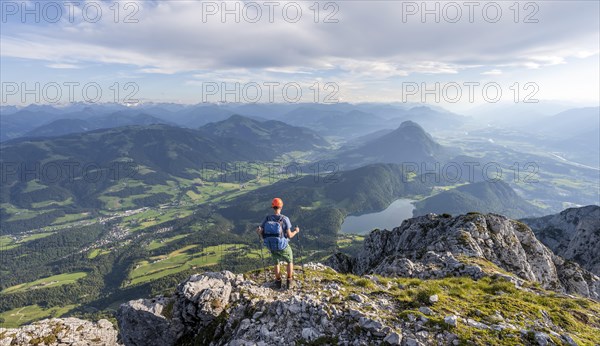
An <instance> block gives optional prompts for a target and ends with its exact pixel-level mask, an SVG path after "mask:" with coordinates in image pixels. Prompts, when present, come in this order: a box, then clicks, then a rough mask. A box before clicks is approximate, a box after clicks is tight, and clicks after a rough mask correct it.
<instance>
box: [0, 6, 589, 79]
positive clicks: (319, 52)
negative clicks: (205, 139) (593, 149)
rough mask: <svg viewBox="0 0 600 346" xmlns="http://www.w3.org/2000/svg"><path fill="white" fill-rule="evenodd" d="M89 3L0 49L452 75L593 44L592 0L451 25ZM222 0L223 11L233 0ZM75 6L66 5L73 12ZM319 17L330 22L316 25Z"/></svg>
mask: <svg viewBox="0 0 600 346" xmlns="http://www.w3.org/2000/svg"><path fill="white" fill-rule="evenodd" d="M97 3H98V4H101V5H102V6H104V7H103V13H104V14H105V15H104V16H103V17H102V20H100V21H99V22H97V23H89V22H85V21H84V20H81V19H79V21H76V22H75V23H69V22H68V21H65V20H63V21H61V22H60V23H57V24H53V25H44V26H40V25H29V24H26V25H25V26H23V25H21V26H20V27H19V28H15V27H8V28H5V27H6V26H5V27H3V33H2V44H1V45H2V56H5V57H16V58H25V59H36V60H45V61H49V62H53V61H65V60H68V61H71V62H73V64H75V63H86V62H99V63H105V64H123V65H133V66H136V67H137V71H138V72H140V73H149V74H174V73H180V72H189V71H199V70H229V69H235V68H245V69H265V70H268V71H270V72H273V73H288V74H297V73H300V72H299V71H304V72H308V73H311V71H331V70H339V71H343V72H346V73H351V74H355V75H358V76H364V75H371V76H375V77H381V78H384V77H386V76H387V77H401V76H406V75H407V74H414V73H424V74H456V73H459V72H460V71H461V70H465V69H469V68H472V67H473V66H488V67H489V68H492V69H493V68H498V67H500V66H513V67H526V68H540V67H544V66H551V65H555V64H562V63H564V62H565V61H566V59H568V58H569V57H573V56H576V57H580V56H589V54H597V52H598V40H599V34H598V31H597V26H598V17H597V15H596V14H597V12H598V11H597V10H598V3H596V2H590V3H585V4H584V3H581V4H578V6H585V7H586V10H581V9H580V8H577V6H573V4H570V3H563V2H547V3H539V6H540V10H539V12H538V14H537V15H536V16H537V18H538V19H539V22H538V23H529V24H527V23H514V21H513V17H512V14H513V13H512V12H511V10H510V9H509V8H508V5H506V4H504V3H502V4H503V6H504V8H503V13H504V15H503V17H502V20H500V21H499V22H497V23H489V22H487V21H485V20H484V18H482V17H481V15H480V16H479V17H477V16H476V17H475V18H474V23H470V22H469V21H468V20H467V18H466V13H467V12H463V14H464V15H465V16H463V18H462V20H461V21H459V22H458V23H449V22H448V21H446V20H444V19H445V16H444V15H443V12H442V16H441V19H442V20H441V21H440V23H435V21H433V19H434V18H433V16H428V17H426V19H428V22H426V23H422V22H421V17H420V16H419V15H418V14H417V15H414V16H406V9H405V8H404V6H403V5H402V4H401V3H396V2H343V3H342V2H340V3H337V6H338V8H337V12H335V13H334V12H333V11H332V9H327V10H325V9H324V8H321V9H320V12H319V14H318V16H317V17H318V18H317V19H318V21H319V23H315V22H314V19H315V12H314V11H313V10H311V9H310V8H309V6H312V3H300V4H301V6H302V16H301V19H300V20H299V21H297V22H294V23H292V22H291V21H290V20H289V16H288V17H286V16H285V15H284V13H283V11H282V9H283V8H284V7H285V6H286V3H285V2H282V3H279V5H278V6H277V7H275V9H274V12H273V18H272V19H273V22H272V23H270V22H269V18H267V17H268V12H267V8H265V7H263V8H262V11H263V13H262V14H263V16H262V17H261V21H260V22H258V23H251V22H248V21H247V20H245V18H247V17H248V16H249V15H248V13H250V12H251V10H252V8H248V9H246V12H244V11H243V10H242V11H240V13H239V16H238V17H239V23H236V22H235V20H234V19H235V18H234V15H227V16H226V17H225V19H227V21H226V22H225V23H223V22H222V20H221V19H222V18H221V13H215V14H212V15H208V14H207V8H206V6H207V3H206V2H204V3H201V2H195V1H172V2H165V1H163V2H135V3H134V4H136V6H137V7H136V8H137V11H135V15H134V16H133V17H132V18H133V19H135V20H137V23H124V18H125V15H126V14H132V13H133V12H132V11H131V9H130V10H129V11H125V10H124V9H121V13H120V18H118V19H120V20H119V22H118V23H115V20H114V18H113V15H114V11H113V10H111V9H110V8H109V6H110V3H107V2H97ZM203 4H204V5H203ZM214 4H217V5H218V6H221V5H220V3H218V2H215V3H214ZM238 4H239V6H240V8H242V9H243V8H244V6H243V5H244V4H243V3H241V2H238ZM259 4H260V3H259ZM295 4H297V3H295ZM416 4H418V3H416ZM321 5H323V4H321ZM442 5H443V6H445V4H444V3H442ZM505 5H506V6H505ZM225 6H229V7H228V9H231V8H234V6H235V3H227V4H226V5H225ZM289 8H291V7H289ZM292 9H293V8H292ZM334 9H335V8H334ZM463 10H464V9H463ZM79 11H81V7H76V12H75V14H76V15H75V17H76V18H78V17H79V16H78V14H80V12H79ZM209 13H212V12H209ZM289 13H293V11H292V10H290V11H289ZM475 13H480V12H479V11H476V12H475ZM327 15H330V16H331V15H333V18H335V19H337V20H338V23H324V21H325V18H326V16H327ZM405 17H406V19H407V20H406V21H405V22H403V21H402V19H403V18H405ZM203 19H206V20H205V22H203Z"/></svg>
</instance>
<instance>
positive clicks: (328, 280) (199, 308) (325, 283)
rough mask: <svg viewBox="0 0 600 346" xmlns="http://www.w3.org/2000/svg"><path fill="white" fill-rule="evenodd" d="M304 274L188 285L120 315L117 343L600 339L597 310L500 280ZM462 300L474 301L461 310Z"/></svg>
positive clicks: (209, 277) (199, 278)
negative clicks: (284, 285)
mask: <svg viewBox="0 0 600 346" xmlns="http://www.w3.org/2000/svg"><path fill="white" fill-rule="evenodd" d="M439 259H440V260H442V259H447V258H446V257H444V256H442V257H441V258H439ZM437 260H438V259H433V260H432V261H431V264H432V265H433V264H434V263H436V261H437ZM465 268H466V267H465ZM472 268H475V266H472ZM466 270H467V271H468V270H469V269H466ZM473 270H475V272H479V271H477V270H476V269H473ZM303 271H304V273H303V276H304V280H299V282H298V283H299V284H300V287H298V288H297V289H295V290H277V289H274V288H273V287H272V286H271V285H270V284H268V283H267V284H262V285H260V284H258V283H257V282H256V281H255V280H259V279H262V275H261V274H262V273H260V272H253V273H248V274H245V275H244V276H243V277H242V275H234V274H232V273H230V272H227V271H224V272H220V273H204V274H201V275H193V276H192V277H190V278H189V279H188V280H186V281H185V282H183V283H182V284H180V285H179V286H178V288H177V291H176V293H175V294H174V295H173V296H172V297H157V298H155V299H151V300H142V301H140V300H136V301H131V302H129V303H126V304H123V305H121V308H120V310H119V313H118V320H119V327H120V334H121V338H122V340H123V342H124V343H125V345H127V346H137V345H164V346H170V345H211V346H217V345H233V346H240V345H248V346H250V345H252V346H255V345H262V346H271V345H273V346H275V345H344V346H350V345H353V346H354V345H356V346H359V345H386V344H387V345H403V346H408V345H415V346H425V345H458V344H493V345H500V344H504V343H503V342H506V344H520V345H558V344H564V345H576V344H577V343H575V341H574V338H575V340H581V341H582V342H584V343H589V344H594V343H593V342H591V341H590V340H593V339H594V337H595V336H594V335H595V333H597V331H598V330H600V325H598V322H597V321H600V314H599V313H598V311H600V304H599V303H596V302H593V301H590V300H584V299H581V298H572V297H568V296H566V295H556V294H555V293H552V294H548V293H547V291H543V290H539V289H532V288H528V287H519V285H518V283H515V284H511V283H509V282H507V281H506V280H505V277H498V278H489V277H485V278H482V279H481V280H472V279H471V278H466V277H462V278H444V279H440V280H418V279H406V278H385V277H381V276H373V275H364V276H361V277H358V276H356V275H345V274H340V273H337V272H335V271H334V270H332V269H331V268H329V267H326V266H324V265H321V264H312V263H309V264H307V265H305V267H304V269H303ZM485 271H486V270H485V269H482V272H484V273H483V274H484V275H487V273H485ZM465 287H468V289H467V291H465ZM466 296H468V297H471V298H472V300H469V301H468V302H466V304H464V303H462V302H459V301H460V300H463V299H464V298H463V297H466ZM457 299H458V301H457ZM567 300H568V301H567ZM579 304H585V305H584V306H585V308H584V307H580V305H579ZM556 306H566V307H569V308H566V309H565V310H564V311H562V310H560V309H558V310H556V309H554V308H553V307H556ZM523 307H527V309H526V310H523ZM573 310H576V311H573ZM149 315H152V316H149ZM583 315H585V316H586V317H585V318H586V321H588V322H589V323H586V327H585V328H588V329H585V328H583V329H585V330H582V329H581V328H582V323H581V322H580V320H578V318H582V317H581V316H583ZM559 317H560V318H559ZM564 321H569V322H568V323H564ZM571 323H576V325H572V324H571Z"/></svg>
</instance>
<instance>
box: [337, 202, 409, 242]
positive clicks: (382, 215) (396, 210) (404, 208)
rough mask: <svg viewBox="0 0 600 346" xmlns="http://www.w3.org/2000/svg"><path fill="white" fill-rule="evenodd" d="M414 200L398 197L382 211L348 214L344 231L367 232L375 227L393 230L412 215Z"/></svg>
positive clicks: (343, 224) (343, 226)
mask: <svg viewBox="0 0 600 346" xmlns="http://www.w3.org/2000/svg"><path fill="white" fill-rule="evenodd" d="M412 202H414V201H413V200H410V199H397V200H395V201H394V202H392V204H390V205H389V206H388V207H387V208H386V209H385V210H382V211H380V212H377V213H370V214H363V215H359V216H347V217H346V218H345V219H344V223H342V233H354V234H367V233H369V232H371V231H372V230H374V229H375V228H379V229H384V228H387V229H389V230H391V229H392V228H394V227H398V226H400V224H401V223H402V221H403V220H406V219H409V218H411V217H412V212H413V210H414V209H415V207H414V205H412Z"/></svg>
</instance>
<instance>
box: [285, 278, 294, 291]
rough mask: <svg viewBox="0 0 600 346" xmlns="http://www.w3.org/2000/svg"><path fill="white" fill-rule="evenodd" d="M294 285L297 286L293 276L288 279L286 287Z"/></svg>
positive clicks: (289, 287)
mask: <svg viewBox="0 0 600 346" xmlns="http://www.w3.org/2000/svg"><path fill="white" fill-rule="evenodd" d="M294 287H296V285H295V284H294V279H293V278H288V279H287V283H286V288H287V289H288V290H289V289H292V288H294Z"/></svg>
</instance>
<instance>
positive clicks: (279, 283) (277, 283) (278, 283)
mask: <svg viewBox="0 0 600 346" xmlns="http://www.w3.org/2000/svg"><path fill="white" fill-rule="evenodd" d="M275 288H277V289H278V290H280V289H281V279H275Z"/></svg>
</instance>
